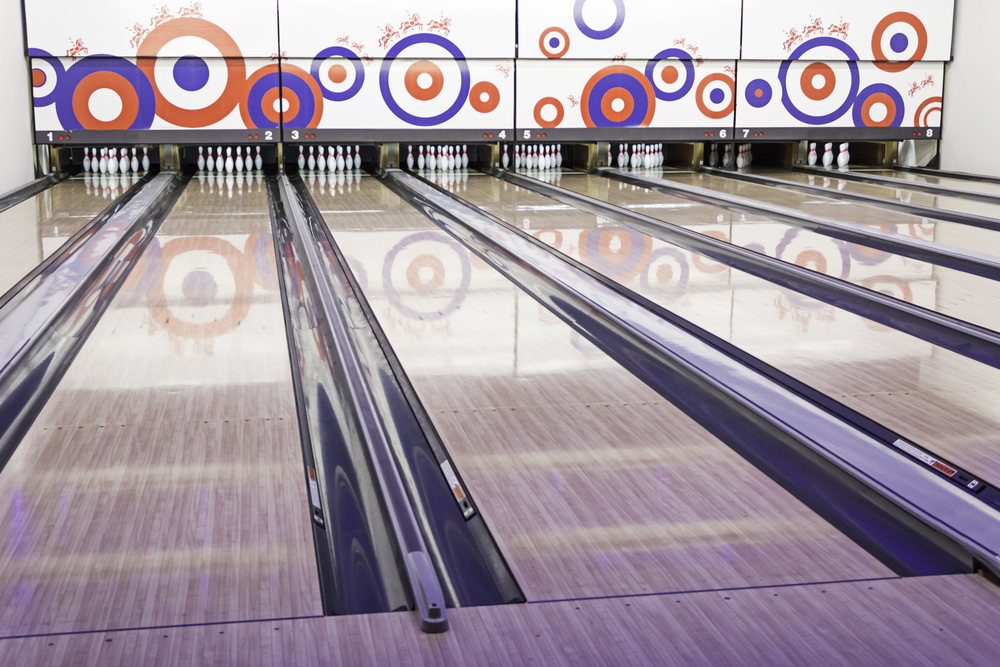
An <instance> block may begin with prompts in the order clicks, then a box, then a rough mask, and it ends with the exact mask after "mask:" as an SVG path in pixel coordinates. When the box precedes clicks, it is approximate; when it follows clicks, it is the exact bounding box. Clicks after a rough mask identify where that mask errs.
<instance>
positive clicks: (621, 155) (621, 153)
mask: <svg viewBox="0 0 1000 667" xmlns="http://www.w3.org/2000/svg"><path fill="white" fill-rule="evenodd" d="M618 168H619V169H624V168H625V144H618Z"/></svg>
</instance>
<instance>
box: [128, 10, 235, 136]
mask: <svg viewBox="0 0 1000 667" xmlns="http://www.w3.org/2000/svg"><path fill="white" fill-rule="evenodd" d="M167 26H170V27H169V28H168V27H167ZM189 35H193V36H196V37H201V38H202V39H204V40H206V41H208V42H210V43H211V44H212V45H213V46H214V47H215V48H217V49H219V53H221V54H222V56H223V59H224V60H225V61H226V69H227V70H229V71H228V72H227V78H226V87H225V89H224V90H223V91H222V94H221V95H219V99H217V100H216V101H215V102H213V103H212V104H209V105H208V106H207V107H205V108H204V109H183V108H181V107H179V106H176V105H174V104H171V103H170V102H168V101H167V99H166V98H165V97H163V95H161V94H160V88H159V87H158V86H157V85H156V76H155V68H156V60H157V56H156V54H157V53H159V52H160V49H162V48H163V47H164V46H165V45H166V44H167V43H168V42H170V41H171V40H173V39H176V38H177V37H186V36H189ZM135 57H136V62H135V64H136V65H138V66H139V69H141V70H142V72H143V74H145V75H146V78H147V79H149V83H150V84H151V85H152V86H153V94H154V95H155V96H156V115H157V116H159V117H160V118H162V119H163V120H165V121H167V122H168V123H171V124H173V125H177V126H179V127H206V126H208V125H212V124H214V123H218V122H219V121H220V120H222V119H223V118H225V117H226V116H228V115H229V113H230V112H231V111H232V110H233V109H235V108H236V105H237V104H239V103H240V100H241V98H242V97H243V95H244V93H245V92H246V90H248V88H247V87H246V83H247V67H246V63H245V62H244V61H243V54H242V53H240V47H239V46H237V45H236V42H235V41H233V38H232V37H230V36H229V33H227V32H226V31H225V30H223V29H222V28H220V27H219V26H217V25H215V24H214V23H210V22H208V21H205V20H203V19H195V18H181V19H173V20H171V21H167V22H165V23H162V24H160V25H159V26H157V27H156V28H153V31H152V32H151V33H149V34H148V35H146V39H144V40H143V41H142V44H140V45H139V49H138V50H137V51H136V54H135ZM247 127H249V126H247Z"/></svg>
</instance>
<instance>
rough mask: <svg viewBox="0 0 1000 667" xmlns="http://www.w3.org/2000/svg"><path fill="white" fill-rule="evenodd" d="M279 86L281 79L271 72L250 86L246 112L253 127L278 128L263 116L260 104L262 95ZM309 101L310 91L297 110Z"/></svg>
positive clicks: (300, 100) (300, 101)
mask: <svg viewBox="0 0 1000 667" xmlns="http://www.w3.org/2000/svg"><path fill="white" fill-rule="evenodd" d="M296 78H298V77H295V76H289V77H288V79H289V82H290V81H291V80H292V79H296ZM280 85H281V78H280V76H279V75H278V73H277V72H271V73H269V74H265V75H264V76H262V77H260V78H259V79H257V81H256V82H255V83H254V84H253V85H252V86H250V90H248V91H247V112H248V113H249V114H250V120H251V121H253V126H254V127H257V128H260V129H263V130H267V129H275V128H277V127H278V123H276V122H275V121H273V120H271V119H270V118H268V117H267V116H265V115H264V109H263V106H262V102H263V99H264V94H265V93H267V91H269V90H271V89H274V88H278V87H279V86H280ZM296 92H298V91H296ZM311 101H312V91H311V90H310V91H309V97H308V98H307V100H302V99H299V108H301V107H302V106H304V105H305V104H306V103H307V102H311ZM309 117H310V118H312V114H310V115H309Z"/></svg>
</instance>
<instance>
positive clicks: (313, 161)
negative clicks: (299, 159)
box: [306, 146, 316, 171]
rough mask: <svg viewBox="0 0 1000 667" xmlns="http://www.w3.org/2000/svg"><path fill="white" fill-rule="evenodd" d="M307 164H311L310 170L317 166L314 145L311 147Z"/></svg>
mask: <svg viewBox="0 0 1000 667" xmlns="http://www.w3.org/2000/svg"><path fill="white" fill-rule="evenodd" d="M306 164H307V165H308V166H309V171H312V170H314V169H315V168H316V154H315V148H314V147H313V146H310V147H309V158H308V159H307V160H306Z"/></svg>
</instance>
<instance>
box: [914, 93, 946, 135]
mask: <svg viewBox="0 0 1000 667" xmlns="http://www.w3.org/2000/svg"><path fill="white" fill-rule="evenodd" d="M942 101H943V100H942V99H941V96H940V95H938V96H936V97H928V98H927V99H926V100H924V101H923V102H921V103H920V106H918V107H917V110H916V112H915V113H914V114H913V124H914V125H915V126H916V127H929V126H928V125H927V117H926V116H929V115H930V114H931V112H933V111H940V110H941V107H940V106H939V107H937V108H936V109H927V114H926V115H924V109H926V108H927V107H928V106H930V105H931V104H934V103H935V102H936V103H938V104H941V102H942Z"/></svg>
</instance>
